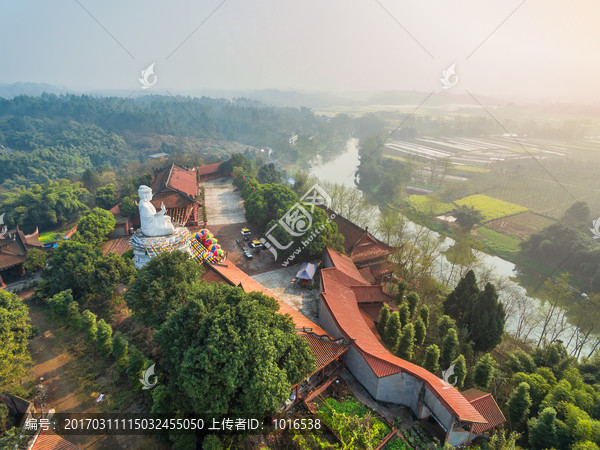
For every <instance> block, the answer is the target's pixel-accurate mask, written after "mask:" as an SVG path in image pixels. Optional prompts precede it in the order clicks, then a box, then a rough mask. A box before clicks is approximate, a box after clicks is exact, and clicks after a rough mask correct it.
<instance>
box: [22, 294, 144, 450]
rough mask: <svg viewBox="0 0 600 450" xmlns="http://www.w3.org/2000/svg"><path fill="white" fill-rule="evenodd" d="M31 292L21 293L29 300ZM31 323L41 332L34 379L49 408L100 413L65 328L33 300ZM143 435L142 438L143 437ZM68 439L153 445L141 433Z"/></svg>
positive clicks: (112, 445)
mask: <svg viewBox="0 0 600 450" xmlns="http://www.w3.org/2000/svg"><path fill="white" fill-rule="evenodd" d="M30 295H31V294H30V293H27V294H21V295H20V297H21V298H23V299H26V298H28V297H29V296H30ZM28 306H29V316H30V318H31V324H32V325H35V326H36V327H37V328H38V330H39V333H38V335H37V336H36V337H35V338H34V339H32V340H31V342H30V349H31V357H32V359H33V363H34V366H33V367H32V368H31V371H30V374H31V376H30V379H31V380H35V381H37V382H39V380H40V377H43V381H42V384H43V385H44V386H46V388H47V397H46V408H48V409H49V408H54V409H55V411H56V412H57V413H63V412H76V413H100V412H102V411H100V408H99V407H98V406H97V404H96V400H95V398H94V397H92V396H91V395H88V394H86V393H85V392H84V390H83V389H82V386H81V384H80V383H79V379H78V377H77V375H76V373H77V372H78V371H77V370H76V365H77V363H78V361H77V359H76V357H74V356H73V355H71V354H70V353H69V342H67V336H66V335H64V331H65V327H64V326H62V325H60V324H57V323H56V322H53V321H51V320H49V319H48V317H47V315H46V312H45V311H44V310H43V309H41V308H40V307H39V306H37V305H34V304H31V303H30V302H29V304H28ZM140 438H141V439H140ZM65 439H66V440H68V441H70V442H72V443H74V444H76V445H78V446H80V447H81V448H83V449H121V448H123V449H136V448H140V449H141V448H151V447H152V446H151V445H149V443H147V442H142V441H143V440H144V439H143V438H142V437H141V436H98V435H82V436H65Z"/></svg>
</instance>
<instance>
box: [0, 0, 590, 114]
mask: <svg viewBox="0 0 600 450" xmlns="http://www.w3.org/2000/svg"><path fill="white" fill-rule="evenodd" d="M598 11H599V7H598V4H596V3H594V2H592V1H591V0H582V1H578V2H576V3H574V4H566V3H562V2H559V1H558V0H551V1H542V0H525V1H522V0H519V1H516V2H510V3H498V2H490V1H486V2H481V3H478V4H476V5H473V4H470V3H468V2H467V1H466V0H461V1H457V2H452V3H449V4H437V3H433V2H431V1H428V2H419V3H418V4H413V3H408V2H402V3H399V4H394V3H393V2H391V1H383V0H379V1H376V0H373V1H369V2H360V3H358V2H353V3H352V4H351V5H347V4H345V3H344V2H342V1H340V0H333V1H331V2H328V3H326V4H321V3H318V2H316V1H309V2H303V3H302V4H296V3H293V4H292V3H289V2H286V3H273V4H270V3H269V2H265V1H258V2H253V3H252V4H249V3H242V2H239V1H236V0H226V1H224V2H223V1H222V0H218V1H212V0H211V1H210V2H207V3H204V4H192V3H189V2H186V3H183V2H176V3H174V4H162V3H158V2H133V3H128V4H119V3H117V2H114V1H108V2H104V3H103V4H102V5H101V6H99V5H96V4H93V3H92V2H89V1H83V0H81V1H79V2H78V1H69V2H62V3H60V4H46V3H43V2H40V1H38V2H34V3H28V4H23V3H3V4H1V5H0V13H1V14H0V25H1V26H0V41H1V42H3V44H4V45H3V52H2V55H3V63H4V64H3V70H2V72H1V73H0V84H12V83H18V82H24V83H27V82H30V83H48V84H51V85H55V86H64V87H66V88H67V89H69V90H73V91H102V90H129V91H131V92H135V93H160V92H165V91H169V90H173V91H176V92H178V93H181V92H192V91H202V90H207V91H210V90H213V91H218V90H225V91H235V90H241V91H244V90H262V89H278V90H284V91H298V92H320V93H332V94H336V93H341V92H381V91H411V90H415V91H419V92H432V91H435V92H437V93H442V94H450V95H457V96H460V95H464V94H466V92H467V91H468V92H472V93H474V94H476V95H478V96H487V97H492V98H497V99H502V100H505V101H518V102H519V103H528V102H535V101H557V102H566V103H585V104H590V103H597V102H599V101H600V92H598V90H597V89H594V84H595V81H596V79H598V78H599V77H600V61H599V60H598V58H595V57H594V56H595V54H594V45H595V43H596V42H598V41H599V40H600V39H598V38H600V30H599V29H598V28H597V27H596V26H595V17H597V14H595V13H597V12H598ZM211 13H212V15H211ZM209 16H210V17H209ZM152 63H155V67H154V71H155V73H156V75H157V82H156V86H153V88H151V89H146V90H141V89H140V86H141V85H140V82H139V81H138V78H139V77H140V76H141V75H140V72H141V71H142V70H143V69H145V68H147V67H148V66H149V65H150V64H152ZM452 64H456V73H457V75H458V82H457V83H456V85H455V86H452V87H451V88H450V89H447V90H444V89H442V87H443V86H442V82H441V81H440V78H441V77H442V70H444V69H447V68H448V67H449V66H450V65H452ZM153 89H154V91H156V92H154V91H153Z"/></svg>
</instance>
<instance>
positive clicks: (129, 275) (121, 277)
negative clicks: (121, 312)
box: [89, 252, 135, 298]
mask: <svg viewBox="0 0 600 450" xmlns="http://www.w3.org/2000/svg"><path fill="white" fill-rule="evenodd" d="M134 275H135V267H134V265H133V261H132V260H130V259H125V258H122V257H120V256H119V255H117V254H116V253H113V252H110V253H108V254H106V255H102V256H99V257H98V259H97V260H96V262H95V264H94V271H93V272H92V273H91V276H90V281H89V283H90V284H89V288H90V289H91V291H92V292H93V293H94V294H98V295H102V296H103V297H105V298H112V297H113V296H114V293H115V289H116V288H117V286H119V285H125V286H127V285H128V284H129V283H131V281H132V280H133V277H134Z"/></svg>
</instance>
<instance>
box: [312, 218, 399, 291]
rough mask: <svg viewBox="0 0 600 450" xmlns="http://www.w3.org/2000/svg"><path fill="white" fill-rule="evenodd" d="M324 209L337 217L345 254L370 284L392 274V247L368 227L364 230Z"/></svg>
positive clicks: (336, 220)
mask: <svg viewBox="0 0 600 450" xmlns="http://www.w3.org/2000/svg"><path fill="white" fill-rule="evenodd" d="M323 209H324V210H325V211H326V212H327V214H328V215H329V216H330V217H331V216H335V218H334V219H333V222H334V223H335V224H336V225H337V227H338V231H339V232H340V234H341V235H342V236H344V252H345V253H346V255H348V256H349V257H350V259H351V260H352V262H353V263H354V264H355V265H356V267H357V269H358V270H359V271H360V273H361V275H362V276H363V277H364V278H365V279H366V280H368V281H369V283H371V284H375V283H377V282H379V281H381V279H382V278H384V277H386V276H388V275H391V274H392V272H393V268H392V266H391V265H390V264H389V263H388V260H387V259H388V257H389V256H390V255H391V254H392V253H393V252H394V249H393V248H392V247H390V246H389V245H387V244H385V243H383V242H381V241H380V240H379V239H377V238H376V237H375V236H373V235H372V234H371V233H369V228H368V227H367V228H364V229H363V228H361V227H359V226H358V225H356V224H354V223H353V222H351V221H349V220H348V219H346V218H345V217H343V216H340V215H339V214H337V213H336V212H335V211H333V210H332V209H329V208H323Z"/></svg>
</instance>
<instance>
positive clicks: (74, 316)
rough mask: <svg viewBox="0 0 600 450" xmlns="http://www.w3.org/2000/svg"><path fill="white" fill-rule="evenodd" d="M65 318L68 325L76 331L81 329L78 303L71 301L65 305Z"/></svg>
mask: <svg viewBox="0 0 600 450" xmlns="http://www.w3.org/2000/svg"><path fill="white" fill-rule="evenodd" d="M67 317H68V319H69V325H70V326H71V327H73V328H75V329H76V330H78V329H79V328H81V320H82V318H81V312H80V311H79V303H77V302H76V301H72V302H71V303H69V304H68V305H67Z"/></svg>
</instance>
